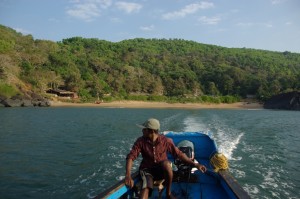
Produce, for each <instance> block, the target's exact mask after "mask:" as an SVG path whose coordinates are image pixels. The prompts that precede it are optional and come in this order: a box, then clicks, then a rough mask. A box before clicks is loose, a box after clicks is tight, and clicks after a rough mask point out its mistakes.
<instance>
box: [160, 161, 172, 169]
mask: <svg viewBox="0 0 300 199" xmlns="http://www.w3.org/2000/svg"><path fill="white" fill-rule="evenodd" d="M162 168H163V169H164V170H172V164H171V162H170V161H169V160H164V161H163V162H162Z"/></svg>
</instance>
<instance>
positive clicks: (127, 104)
mask: <svg viewBox="0 0 300 199" xmlns="http://www.w3.org/2000/svg"><path fill="white" fill-rule="evenodd" d="M50 107H93V108H174V109H263V105H262V104H260V103H257V102H253V103H251V102H250V103H249V102H236V103H232V104H224V103H221V104H209V103H167V102H145V101H125V100H124V101H113V102H102V103H100V104H95V103H71V102H61V101H51V102H50Z"/></svg>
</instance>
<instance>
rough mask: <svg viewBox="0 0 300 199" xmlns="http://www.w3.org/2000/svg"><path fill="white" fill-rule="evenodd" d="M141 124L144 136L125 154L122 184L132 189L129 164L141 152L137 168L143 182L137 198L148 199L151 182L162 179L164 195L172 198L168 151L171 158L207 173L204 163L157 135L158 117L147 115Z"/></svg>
mask: <svg viewBox="0 0 300 199" xmlns="http://www.w3.org/2000/svg"><path fill="white" fill-rule="evenodd" d="M140 127H141V128H142V129H143V130H142V132H143V136H141V137H139V138H138V139H137V140H136V141H135V143H134V144H133V146H132V149H131V151H130V153H129V154H128V155H127V157H126V175H125V184H126V185H127V186H129V187H130V188H132V187H133V186H134V182H133V180H132V178H131V168H132V163H133V161H134V160H135V159H136V158H137V157H138V155H139V154H140V153H141V154H142V157H143V159H142V162H141V164H140V167H139V171H140V175H141V178H142V181H143V183H142V190H141V194H140V198H148V196H149V195H150V196H151V193H152V189H153V182H154V181H156V180H162V179H164V180H165V185H166V194H167V198H175V197H174V196H173V195H172V194H171V186H172V179H173V170H172V166H171V162H170V161H169V160H168V157H167V153H170V154H172V156H173V157H174V159H175V158H178V159H180V160H182V161H183V162H185V163H187V164H189V165H191V166H192V167H196V168H197V169H198V170H200V171H202V172H203V173H204V172H206V167H205V166H204V165H201V164H199V163H195V162H194V161H193V160H191V159H190V158H188V157H187V156H186V155H185V154H184V153H182V152H181V151H180V150H179V149H178V148H177V147H176V146H175V145H174V143H173V141H172V140H171V139H170V138H167V137H165V136H164V135H161V134H159V129H160V123H159V121H158V120H157V119H154V118H150V119H148V120H147V121H145V122H144V123H143V124H142V125H141V126H140Z"/></svg>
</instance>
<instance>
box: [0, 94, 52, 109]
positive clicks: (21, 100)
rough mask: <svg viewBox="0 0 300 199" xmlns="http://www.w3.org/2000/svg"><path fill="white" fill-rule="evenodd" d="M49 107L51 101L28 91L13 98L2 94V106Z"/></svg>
mask: <svg viewBox="0 0 300 199" xmlns="http://www.w3.org/2000/svg"><path fill="white" fill-rule="evenodd" d="M1 106H2V107H3V106H4V107H33V106H39V107H48V106H50V101H49V100H48V99H46V98H44V97H42V96H39V95H37V94H34V93H26V94H25V95H22V96H21V95H16V96H13V97H11V98H5V97H1V96H0V107H1Z"/></svg>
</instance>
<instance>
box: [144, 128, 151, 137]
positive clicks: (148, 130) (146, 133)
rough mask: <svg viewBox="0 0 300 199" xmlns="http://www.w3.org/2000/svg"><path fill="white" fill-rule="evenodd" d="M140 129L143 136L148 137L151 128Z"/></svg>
mask: <svg viewBox="0 0 300 199" xmlns="http://www.w3.org/2000/svg"><path fill="white" fill-rule="evenodd" d="M142 131H143V136H144V137H149V134H150V133H151V129H148V128H144V129H143V130H142Z"/></svg>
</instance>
